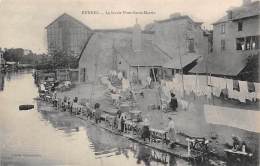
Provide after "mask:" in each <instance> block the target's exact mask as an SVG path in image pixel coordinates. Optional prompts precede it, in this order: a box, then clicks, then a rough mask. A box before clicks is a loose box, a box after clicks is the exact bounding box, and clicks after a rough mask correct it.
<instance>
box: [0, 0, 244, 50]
mask: <svg viewBox="0 0 260 166" xmlns="http://www.w3.org/2000/svg"><path fill="white" fill-rule="evenodd" d="M241 4H242V0H0V47H2V48H25V49H31V50H32V51H33V52H35V53H46V52H47V37H46V29H45V27H46V26H47V25H48V24H49V23H51V22H52V21H53V20H55V19H56V18H57V17H58V16H60V15H62V14H63V13H67V14H70V15H71V16H73V17H75V18H77V19H78V20H80V21H82V22H83V23H84V24H86V25H87V26H89V27H90V28H93V29H103V28H124V27H130V26H133V25H134V23H135V21H136V18H137V19H138V23H139V24H140V25H141V26H142V27H144V26H145V25H146V24H148V23H151V22H153V21H154V20H161V19H166V18H169V15H170V14H173V13H176V12H179V13H181V14H183V15H184V14H187V15H189V16H191V17H192V18H193V19H194V20H195V21H200V22H204V24H203V26H205V27H206V28H211V24H212V23H213V22H215V21H217V20H218V19H219V18H220V17H222V16H224V15H225V14H226V10H228V9H229V8H231V7H236V6H240V5H241ZM82 11H97V12H98V14H82ZM110 11H113V12H115V13H117V14H110V15H109V14H106V12H110ZM123 11H130V12H131V11H137V12H140V11H151V12H152V13H153V14H118V12H123Z"/></svg>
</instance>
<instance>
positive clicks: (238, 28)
mask: <svg viewBox="0 0 260 166" xmlns="http://www.w3.org/2000/svg"><path fill="white" fill-rule="evenodd" d="M237 30H238V31H243V22H242V21H239V22H238V23H237Z"/></svg>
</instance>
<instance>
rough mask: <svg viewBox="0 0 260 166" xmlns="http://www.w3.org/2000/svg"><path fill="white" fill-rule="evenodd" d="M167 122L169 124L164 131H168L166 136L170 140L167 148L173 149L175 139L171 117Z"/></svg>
mask: <svg viewBox="0 0 260 166" xmlns="http://www.w3.org/2000/svg"><path fill="white" fill-rule="evenodd" d="M168 120H169V123H168V127H167V130H166V131H168V136H169V139H170V144H169V147H170V148H173V147H174V144H175V142H176V138H175V137H176V130H175V123H174V121H173V119H172V117H169V118H168Z"/></svg>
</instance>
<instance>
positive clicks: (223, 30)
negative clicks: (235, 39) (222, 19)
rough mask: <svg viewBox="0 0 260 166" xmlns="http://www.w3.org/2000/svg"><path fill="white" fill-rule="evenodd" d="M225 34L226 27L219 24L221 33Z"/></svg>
mask: <svg viewBox="0 0 260 166" xmlns="http://www.w3.org/2000/svg"><path fill="white" fill-rule="evenodd" d="M225 32H226V26H225V24H221V33H222V34H223V33H225Z"/></svg>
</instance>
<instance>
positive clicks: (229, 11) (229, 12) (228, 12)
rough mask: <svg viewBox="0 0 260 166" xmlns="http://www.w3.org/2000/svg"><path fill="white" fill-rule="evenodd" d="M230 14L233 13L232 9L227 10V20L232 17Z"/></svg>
mask: <svg viewBox="0 0 260 166" xmlns="http://www.w3.org/2000/svg"><path fill="white" fill-rule="evenodd" d="M232 14H233V12H232V10H228V11H227V17H228V19H229V20H231V19H232V17H233V16H232Z"/></svg>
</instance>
